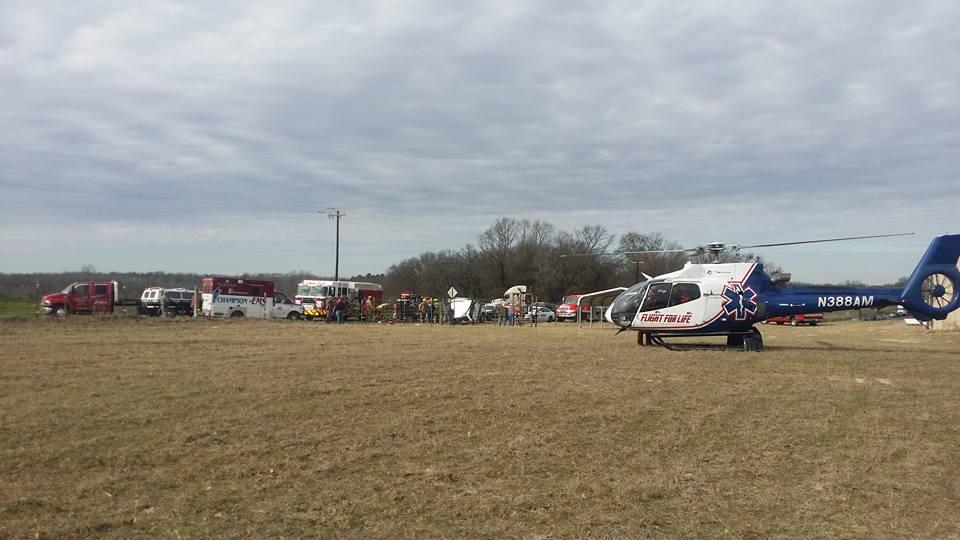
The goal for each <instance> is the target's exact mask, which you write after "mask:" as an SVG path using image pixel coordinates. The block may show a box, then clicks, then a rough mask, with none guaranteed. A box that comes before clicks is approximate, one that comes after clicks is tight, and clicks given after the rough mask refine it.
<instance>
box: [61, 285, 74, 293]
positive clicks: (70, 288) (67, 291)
mask: <svg viewBox="0 0 960 540" xmlns="http://www.w3.org/2000/svg"><path fill="white" fill-rule="evenodd" d="M74 285H76V283H71V284H69V285H67V286H66V287H64V288H63V290H62V291H60V292H62V293H64V294H67V293H69V292H70V291H71V290H72V289H73V286H74Z"/></svg>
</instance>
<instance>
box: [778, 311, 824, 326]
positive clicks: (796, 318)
mask: <svg viewBox="0 0 960 540" xmlns="http://www.w3.org/2000/svg"><path fill="white" fill-rule="evenodd" d="M822 320H823V313H807V314H800V315H791V316H789V317H770V318H769V319H767V320H765V321H763V322H764V324H768V323H769V324H786V323H790V326H800V325H801V324H809V325H810V326H816V325H817V323H819V322H821V321H822Z"/></svg>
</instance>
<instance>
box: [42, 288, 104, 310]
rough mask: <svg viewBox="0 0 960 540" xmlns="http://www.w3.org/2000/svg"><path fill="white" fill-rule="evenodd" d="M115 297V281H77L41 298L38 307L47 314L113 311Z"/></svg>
mask: <svg viewBox="0 0 960 540" xmlns="http://www.w3.org/2000/svg"><path fill="white" fill-rule="evenodd" d="M117 298H118V296H117V282H116V281H77V282H74V283H71V284H70V285H67V286H66V288H64V289H63V290H62V291H60V292H58V293H53V294H48V295H46V296H44V297H43V298H41V299H40V307H41V308H42V309H43V312H44V313H46V314H47V315H66V314H67V313H113V307H114V306H115V305H116V304H117Z"/></svg>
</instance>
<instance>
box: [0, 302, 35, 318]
mask: <svg viewBox="0 0 960 540" xmlns="http://www.w3.org/2000/svg"><path fill="white" fill-rule="evenodd" d="M36 316H37V301H36V300H34V299H30V298H3V297H0V319H4V318H8V317H34V318H36Z"/></svg>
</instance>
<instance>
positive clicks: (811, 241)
mask: <svg viewBox="0 0 960 540" xmlns="http://www.w3.org/2000/svg"><path fill="white" fill-rule="evenodd" d="M912 234H914V233H912V232H909V233H895V234H873V235H870V236H847V237H844V238H824V239H822V240H802V241H800V242H777V243H775V244H753V245H749V246H729V249H736V250H740V249H750V248H762V247H774V246H795V245H798V244H819V243H821V242H842V241H844V240H862V239H864V238H889V237H891V236H910V235H912Z"/></svg>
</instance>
